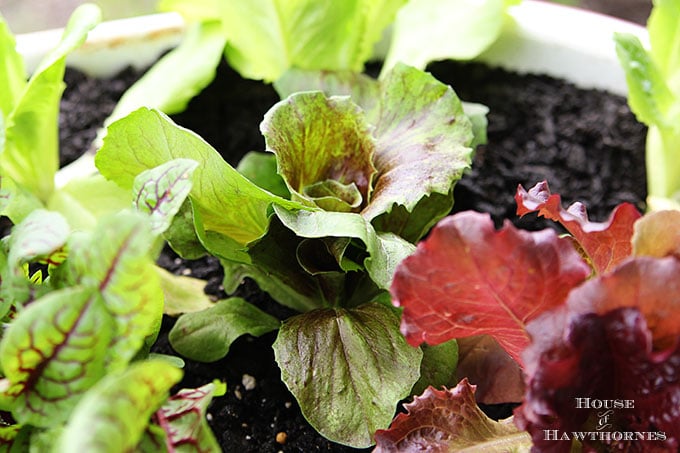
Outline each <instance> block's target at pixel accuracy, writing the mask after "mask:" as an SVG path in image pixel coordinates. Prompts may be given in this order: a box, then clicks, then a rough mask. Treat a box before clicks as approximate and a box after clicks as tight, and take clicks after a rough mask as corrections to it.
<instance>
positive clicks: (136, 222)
mask: <svg viewBox="0 0 680 453" xmlns="http://www.w3.org/2000/svg"><path fill="white" fill-rule="evenodd" d="M77 239H78V240H77V241H76V240H72V241H71V242H69V260H68V261H67V265H68V266H69V268H70V270H71V273H72V274H73V275H74V276H75V279H76V281H77V282H78V283H79V284H81V285H84V286H88V287H92V288H96V289H97V291H98V293H99V294H100V295H101V296H102V298H103V300H104V304H105V309H106V311H107V312H108V313H109V315H110V316H112V317H113V319H114V322H115V334H114V336H113V338H112V339H111V343H110V344H109V346H108V354H107V366H109V367H110V368H111V369H118V368H120V367H122V366H125V364H127V363H128V361H129V360H130V359H132V358H133V357H134V356H135V354H136V353H137V351H138V350H139V349H140V347H141V346H142V344H143V343H144V340H145V338H146V337H147V336H149V335H153V334H155V333H156V332H157V328H158V324H159V322H160V319H161V317H162V313H163V292H162V289H161V286H160V281H159V279H160V277H159V276H158V274H157V273H156V270H155V265H154V262H153V258H152V257H151V256H150V250H149V249H150V248H151V247H152V246H153V239H154V235H153V234H152V233H151V231H150V230H149V226H148V222H147V219H146V218H144V217H143V216H142V215H141V214H138V213H134V212H126V211H123V212H120V213H119V214H117V215H115V216H109V217H106V218H104V219H102V221H101V222H100V223H99V225H98V226H97V228H96V229H95V230H94V231H93V232H92V233H90V234H87V235H85V236H84V237H83V236H79V237H77Z"/></svg>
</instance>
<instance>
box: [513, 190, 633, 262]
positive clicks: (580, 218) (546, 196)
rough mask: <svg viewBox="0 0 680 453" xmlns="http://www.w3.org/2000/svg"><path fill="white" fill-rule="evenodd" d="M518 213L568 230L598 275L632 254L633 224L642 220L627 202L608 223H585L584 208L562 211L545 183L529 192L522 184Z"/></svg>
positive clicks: (576, 205) (575, 206) (622, 204)
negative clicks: (535, 213)
mask: <svg viewBox="0 0 680 453" xmlns="http://www.w3.org/2000/svg"><path fill="white" fill-rule="evenodd" d="M515 201H517V214H518V215H520V216H522V215H525V214H527V213H529V212H538V214H539V215H541V216H544V217H546V218H548V219H551V220H554V221H556V222H559V223H561V224H562V225H563V226H564V227H565V228H566V229H567V231H569V232H570V233H571V234H572V235H573V236H574V238H575V239H576V241H577V242H578V244H579V245H580V247H581V248H582V249H583V251H584V252H585V253H586V255H587V256H588V259H589V261H590V263H591V265H592V266H593V268H594V269H595V271H596V272H598V273H605V272H607V271H609V270H611V269H613V268H614V267H615V266H616V265H617V264H619V263H620V262H621V261H622V260H624V259H626V258H627V257H628V256H630V254H631V251H632V245H631V239H632V237H633V224H634V223H635V222H636V221H637V220H638V219H639V218H640V217H641V214H640V212H639V211H638V210H637V208H635V206H633V205H632V204H630V203H621V204H620V205H618V206H617V207H616V209H615V210H614V211H613V212H612V214H611V216H610V217H609V220H608V221H607V222H602V223H597V222H591V221H589V220H588V214H587V213H586V208H585V206H583V205H582V204H581V203H578V202H577V203H574V204H572V205H571V206H569V208H567V209H563V208H562V205H561V197H560V196H559V195H557V194H554V195H553V194H552V193H551V192H550V188H549V187H548V183H547V182H545V181H543V182H539V183H538V184H536V185H535V186H534V187H532V188H531V189H529V190H528V191H527V190H525V189H524V187H522V186H521V185H520V186H519V187H518V188H517V194H516V195H515Z"/></svg>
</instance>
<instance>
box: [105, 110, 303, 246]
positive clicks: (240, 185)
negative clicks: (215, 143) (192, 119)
mask: <svg viewBox="0 0 680 453" xmlns="http://www.w3.org/2000/svg"><path fill="white" fill-rule="evenodd" d="M176 158H185V159H192V160H194V161H196V162H198V163H199V165H198V167H197V168H196V170H195V171H194V175H193V186H192V189H191V194H190V198H191V202H192V207H193V210H194V219H195V221H196V222H197V228H198V229H200V230H202V231H199V238H200V237H201V235H203V236H204V237H203V238H201V239H202V240H204V241H207V242H211V238H210V237H209V236H208V234H209V233H215V234H218V235H221V236H224V237H226V238H228V239H231V241H232V242H233V244H232V245H230V246H229V247H234V248H235V247H237V246H241V247H242V246H243V245H245V244H247V243H249V242H251V241H253V240H255V239H257V238H259V237H261V236H262V235H263V234H264V233H265V231H266V230H267V225H268V223H269V220H268V215H267V211H268V208H269V206H270V204H272V203H276V204H281V205H283V206H286V207H287V208H290V209H296V208H297V209H299V208H304V206H303V205H301V204H300V203H296V202H292V201H289V200H285V199H283V198H280V197H277V196H275V195H272V194H271V193H269V192H267V191H265V190H263V189H261V188H260V187H258V186H256V185H255V184H253V183H251V182H250V181H249V180H248V179H247V178H245V177H244V176H243V175H241V174H240V173H239V172H237V171H236V170H235V169H234V168H233V167H231V166H230V165H229V164H227V163H226V162H225V161H224V160H223V159H222V157H221V156H220V155H219V154H218V153H217V151H215V149H213V148H212V147H211V146H210V145H208V144H207V143H206V142H205V141H204V140H202V139H201V138H200V137H199V136H198V135H196V134H194V133H193V132H191V131H188V130H186V129H183V128H181V127H179V126H177V125H176V124H174V123H173V122H172V120H170V119H169V118H168V117H167V116H165V115H164V114H162V113H160V112H158V111H156V110H149V109H145V108H142V109H139V110H137V111H135V112H133V113H131V114H130V115H128V116H126V117H125V118H123V119H121V120H119V121H116V122H115V123H113V124H112V125H111V126H110V127H109V131H108V134H107V136H106V139H105V140H104V146H103V147H102V148H101V149H100V150H99V152H98V153H97V156H96V160H95V162H96V165H97V168H98V169H99V170H100V171H101V173H102V174H103V175H104V176H105V177H106V178H107V179H110V180H113V181H115V182H116V183H117V184H118V185H119V186H121V187H123V188H132V185H133V181H134V178H135V177H136V176H137V175H138V174H139V173H141V172H142V171H144V170H147V169H150V168H154V167H156V166H158V165H161V164H163V163H165V162H167V161H169V160H172V159H176ZM197 215H198V216H199V217H200V219H196V216H197ZM198 222H200V223H198ZM204 245H206V243H205V242H204ZM215 246H216V245H215V244H213V247H215ZM207 247H208V248H209V249H210V248H211V246H210V245H207Z"/></svg>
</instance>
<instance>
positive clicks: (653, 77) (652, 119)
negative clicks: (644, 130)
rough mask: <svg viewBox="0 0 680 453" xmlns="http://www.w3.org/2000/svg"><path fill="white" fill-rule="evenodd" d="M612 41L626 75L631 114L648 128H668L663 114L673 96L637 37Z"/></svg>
mask: <svg viewBox="0 0 680 453" xmlns="http://www.w3.org/2000/svg"><path fill="white" fill-rule="evenodd" d="M614 40H615V42H616V53H617V55H618V57H619V61H620V62H621V64H622V65H623V69H624V72H625V74H626V81H627V83H628V103H629V105H630V107H631V110H633V113H635V116H636V117H637V119H638V120H640V121H641V122H643V123H645V124H646V125H648V126H651V125H658V126H660V127H668V126H669V123H668V120H669V118H667V117H666V113H667V111H668V108H669V106H670V105H671V104H672V102H673V94H672V93H671V91H670V89H669V87H668V85H667V84H666V80H665V79H664V77H663V75H662V74H661V73H660V72H659V69H658V67H657V66H656V63H655V62H654V61H653V60H652V58H651V57H650V55H649V54H648V53H647V51H646V50H645V48H644V47H643V46H642V43H641V42H640V40H639V39H638V38H637V37H636V36H633V35H630V34H626V33H616V34H615V35H614Z"/></svg>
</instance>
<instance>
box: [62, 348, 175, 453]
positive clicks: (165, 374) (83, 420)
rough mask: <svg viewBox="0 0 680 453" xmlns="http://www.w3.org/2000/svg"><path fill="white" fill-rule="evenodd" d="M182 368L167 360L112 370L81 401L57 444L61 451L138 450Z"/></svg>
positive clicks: (140, 363) (112, 451) (112, 452)
mask: <svg viewBox="0 0 680 453" xmlns="http://www.w3.org/2000/svg"><path fill="white" fill-rule="evenodd" d="M181 377H182V371H181V370H179V369H178V368H175V367H173V366H172V365H169V364H167V363H166V362H164V361H147V362H139V363H135V364H134V365H131V366H130V367H129V368H127V369H126V370H125V371H122V372H118V373H111V374H109V375H107V376H106V377H105V378H104V379H102V380H101V381H100V382H99V383H97V385H96V386H94V387H93V388H92V389H91V390H90V391H89V392H88V393H87V394H86V395H85V397H84V398H83V399H82V400H81V401H80V403H79V404H78V406H77V407H76V408H75V410H74V411H73V414H72V415H71V417H70V419H69V423H68V425H67V426H66V428H65V429H64V431H63V432H62V434H61V436H60V438H59V442H58V444H57V446H58V449H59V450H60V451H83V452H85V451H96V452H103V453H105V452H111V453H114V452H120V451H134V450H135V447H136V446H137V444H138V443H139V442H140V440H141V438H142V435H143V434H144V431H145V430H146V427H147V426H148V425H149V423H150V417H151V415H152V414H153V413H154V412H155V411H156V409H158V407H160V406H161V404H163V402H164V401H165V400H166V399H167V397H168V392H169V390H170V388H171V387H172V386H173V385H174V384H176V383H177V382H178V381H179V380H180V379H181Z"/></svg>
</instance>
